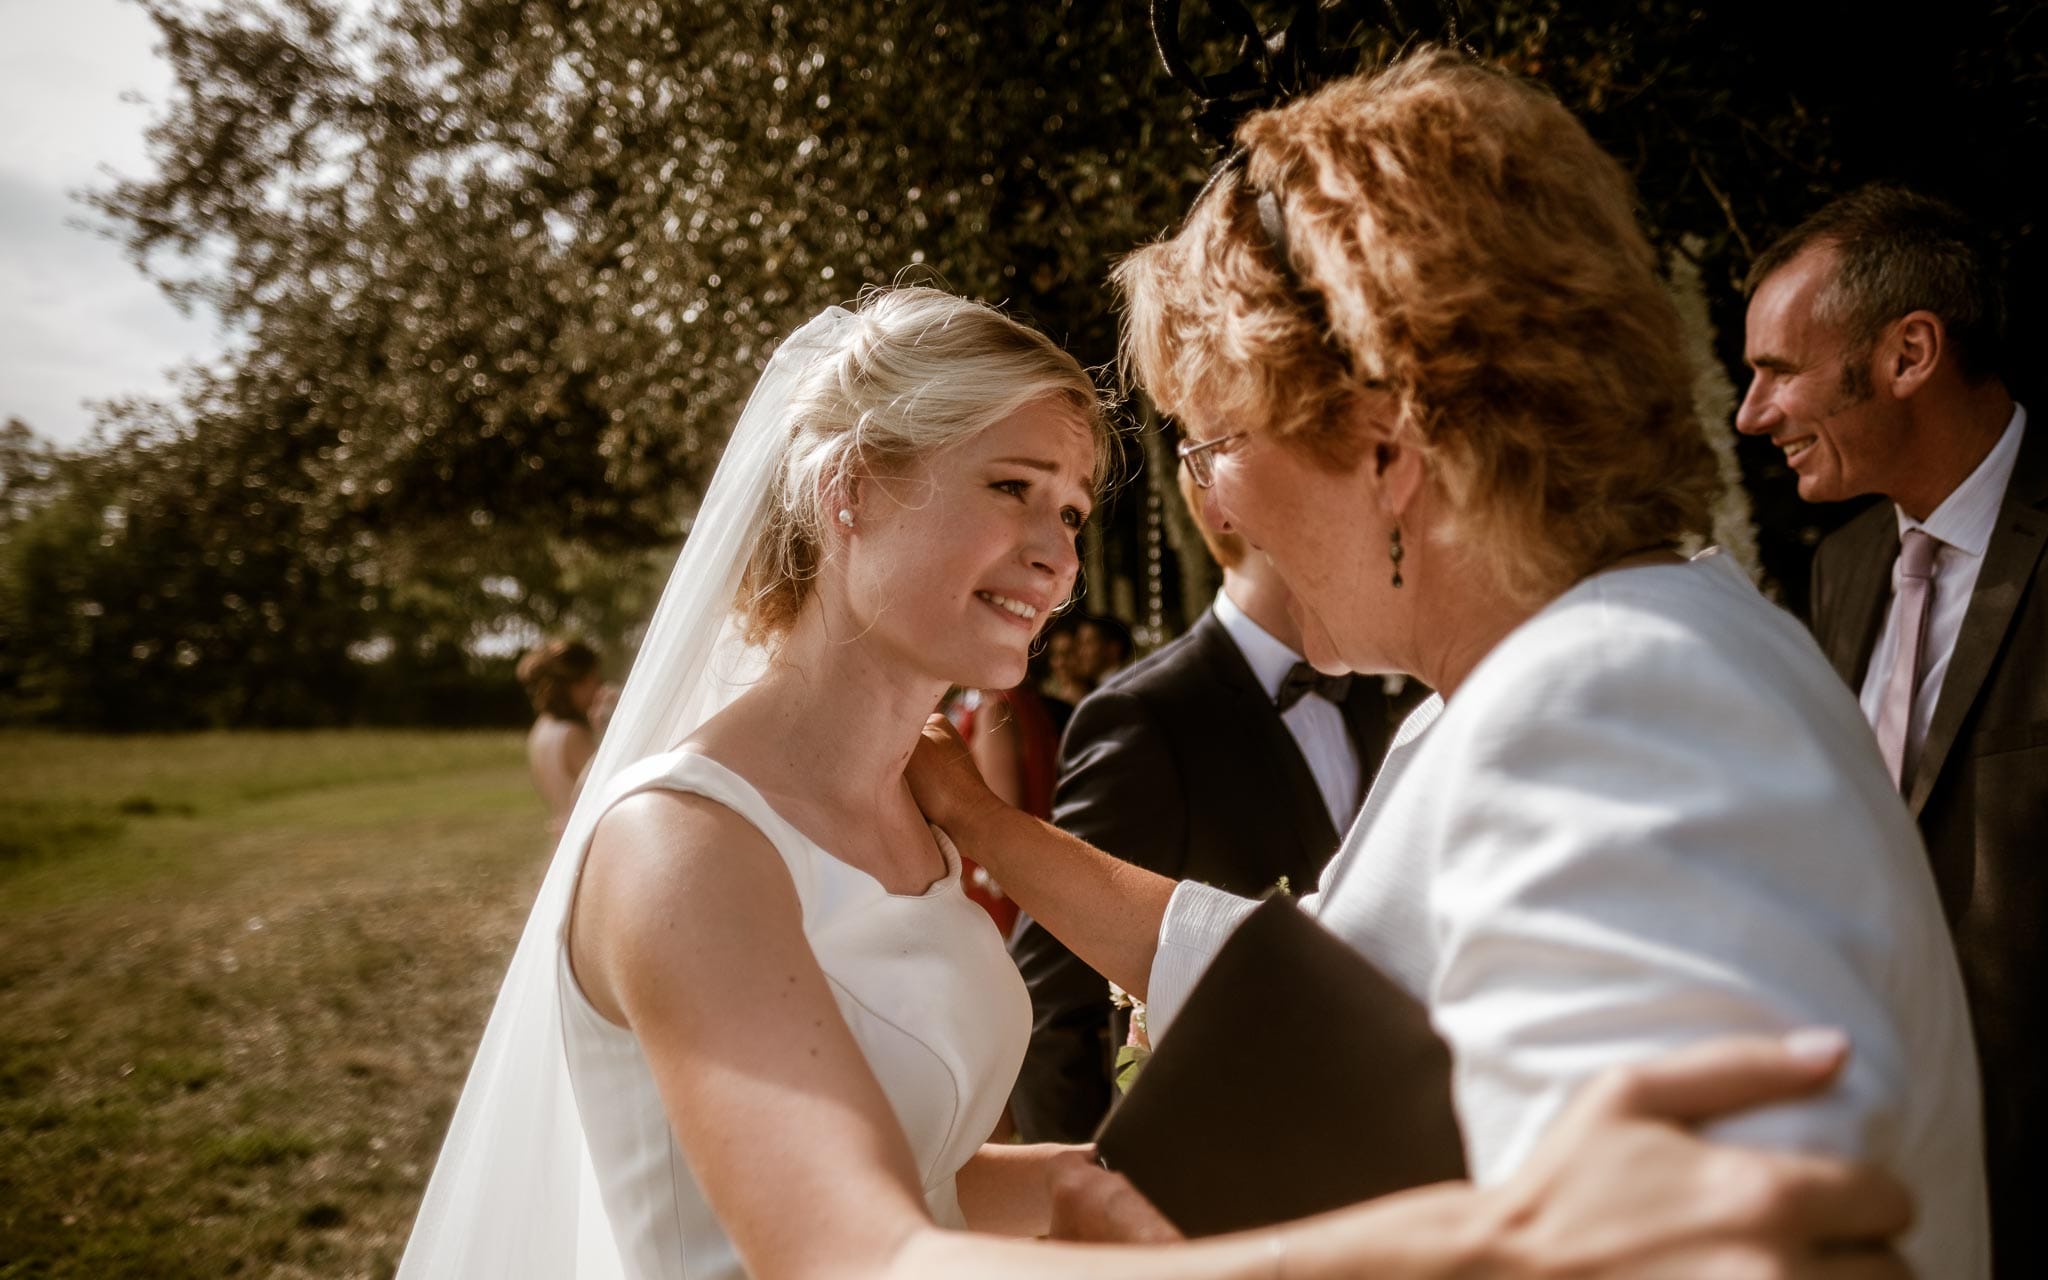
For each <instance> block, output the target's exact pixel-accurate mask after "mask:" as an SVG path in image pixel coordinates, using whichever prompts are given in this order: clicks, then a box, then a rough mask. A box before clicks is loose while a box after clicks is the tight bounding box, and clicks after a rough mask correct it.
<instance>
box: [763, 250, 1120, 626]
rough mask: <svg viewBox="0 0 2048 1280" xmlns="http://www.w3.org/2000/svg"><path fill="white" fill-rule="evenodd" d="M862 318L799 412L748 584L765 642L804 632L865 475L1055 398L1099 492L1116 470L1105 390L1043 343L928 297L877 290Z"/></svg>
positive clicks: (1016, 327) (950, 299)
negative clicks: (830, 536)
mask: <svg viewBox="0 0 2048 1280" xmlns="http://www.w3.org/2000/svg"><path fill="white" fill-rule="evenodd" d="M858 316H859V319H858V322H857V323H856V324H855V325H854V326H853V327H852V328H851V329H850V330H849V332H848V335H847V337H846V339H845V340H844V342H843V343H842V344H841V346H840V349H839V350H838V351H837V352H835V353H834V354H832V355H830V356H827V357H825V358H822V359H820V360H818V361H817V363H816V364H815V365H814V366H813V367H812V368H811V369H809V370H808V371H807V372H806V374H805V376H804V380H803V382H802V383H801V385H799V387H798V388H797V391H796V394H795V396H794V397H793V398H792V400H791V402H790V425H789V429H790V432H791V439H790V444H789V449H788V451H787V452H786V453H785V454H784V455H783V462H782V468H781V470H780V471H779V473H778V474H777V475H776V477H775V482H774V485H773V487H772V488H771V489H770V491H769V497H768V503H769V509H768V518H767V521H766V523H765V524H764V525H763V527H762V530H761V537H760V541H759V542H757V543H756V544H755V546H754V550H753V553H752V554H751V555H750V556H749V557H748V560H747V568H746V573H745V575H744V577H743V578H742V579H741V584H740V598H739V608H740V612H741V614H742V616H743V617H744V618H745V619H746V623H747V638H748V640H749V641H751V642H753V643H756V644H758V643H762V642H764V641H767V640H769V639H772V638H774V637H776V636H780V635H782V634H784V633H785V632H787V631H788V630H789V627H790V625H791V624H792V623H793V622H795V620H796V616H797V613H798V612H799V611H800V610H801V609H802V608H803V605H804V601H805V600H806V599H807V598H808V597H809V595H810V586H811V581H812V579H814V578H815V577H816V576H817V572H818V566H819V564H820V563H821V562H822V560H823V549H824V545H825V530H826V521H827V520H828V519H830V518H831V517H832V515H833V513H835V512H836V511H838V509H839V508H840V507H841V506H843V505H845V503H846V500H847V495H848V494H849V493H850V492H851V491H852V487H853V482H854V481H856V480H857V479H859V478H860V477H862V476H865V475H876V474H888V473H892V472H896V471H899V470H901V469H902V468H903V467H905V466H907V465H908V464H910V463H912V462H915V461H917V460H918V459H920V458H924V457H927V456H929V455H931V454H933V453H936V452H937V451H939V450H941V449H944V448H946V447H948V446H950V445H954V444H959V443H961V442H963V441H965V440H967V439H968V438H970V437H972V436H974V435H975V434H977V433H978V432H980V431H983V430H985V429H986V428H988V427H991V426H994V425H995V424H996V423H998V422H1000V421H1002V420H1003V419H1004V418H1007V417H1009V416H1010V415H1011V414H1012V413H1015V412H1016V411H1017V410H1019V409H1021V408H1023V407H1024V406H1025V405H1028V404H1031V403H1033V402H1035V401H1039V400H1045V399H1052V400H1055V401H1057V402H1059V403H1061V404H1064V405H1066V406H1068V407H1070V408H1071V409H1072V410H1073V413H1074V415H1075V417H1076V418H1077V419H1079V420H1080V421H1082V422H1084V423H1086V424H1087V426H1088V428H1089V430H1090V431H1091V432H1092V433H1093V435H1094V437H1095V474H1094V476H1093V478H1092V482H1093V483H1095V484H1099V483H1100V482H1101V479H1102V475H1103V472H1104V469H1105V467H1106V466H1107V463H1108V458H1109V453H1110V451H1109V428H1108V424H1107V419H1106V417H1105V415H1104V413H1103V411H1102V401H1101V397H1100V393H1099V392H1098V391H1097V389H1096V386H1095V381H1094V379H1093V378H1091V377H1089V376H1088V371H1087V370H1085V369H1083V368H1082V367H1081V365H1080V362H1079V361H1077V360H1075V359H1074V357H1072V356H1070V355H1068V354H1067V353H1066V352H1065V351H1062V350H1061V349H1060V348H1059V347H1058V346H1057V345H1056V344H1055V343H1054V342H1053V341H1052V340H1051V339H1050V338H1048V337H1046V336H1045V335H1044V334H1042V333H1039V332H1038V331H1037V330H1035V329H1031V328H1029V327H1027V326H1025V325H1022V324H1019V323H1018V322H1017V321H1015V320H1012V319H1010V318H1009V317H1008V316H1005V315H1004V314H1002V313H1001V312H1000V311H997V310H996V309H995V308H994V307H991V306H988V305H987V304H985V303H980V302H974V301H970V300H969V299H966V298H960V297H956V296H954V295H952V294H950V293H946V292H943V291H942V290H938V289H932V288H927V287H924V286H899V287H896V288H887V289H875V290H872V291H870V292H868V293H867V294H865V295H864V296H863V297H862V299H861V302H860V306H859V308H858Z"/></svg>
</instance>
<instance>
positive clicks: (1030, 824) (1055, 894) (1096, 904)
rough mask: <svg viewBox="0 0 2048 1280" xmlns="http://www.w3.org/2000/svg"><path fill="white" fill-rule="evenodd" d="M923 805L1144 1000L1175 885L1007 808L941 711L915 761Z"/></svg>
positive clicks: (1047, 922) (1100, 967)
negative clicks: (985, 781)
mask: <svg viewBox="0 0 2048 1280" xmlns="http://www.w3.org/2000/svg"><path fill="white" fill-rule="evenodd" d="M907 776H908V778H909V781H910V787H911V790H912V792H913V793H915V795H916V797H917V803H918V807H919V808H921V809H922V810H924V814H925V816H926V817H927V818H929V819H930V820H931V821H932V822H933V823H935V824H937V825H938V826H939V827H941V828H943V829H944V830H945V831H946V833H947V834H948V835H950V836H952V838H953V841H954V843H955V844H957V845H959V846H960V848H961V850H962V851H963V852H965V853H966V854H967V856H968V857H970V858H973V859H974V860H975V861H976V862H979V863H981V864H982V865H983V866H985V867H987V868H989V870H990V871H992V872H994V873H995V877H996V879H997V880H999V881H1001V882H1002V886H1003V892H1005V893H1007V894H1009V895H1010V896H1011V897H1012V898H1015V899H1016V900H1017V903H1018V905H1019V906H1021V907H1023V909H1024V910H1026V911H1028V912H1030V913H1031V916H1032V918H1033V919H1035V920H1037V921H1038V922H1039V923H1040V924H1042V925H1044V926H1045V927H1046V928H1047V929H1048V930H1050V931H1051V932H1052V933H1053V934H1054V935H1055V936H1057V937H1058V938H1059V939H1060V940H1061V941H1062V942H1064V943H1066V944H1067V946H1068V947H1069V948H1071V949H1072V950H1073V952H1074V954H1076V955H1078V956H1080V957H1081V959H1082V960H1083V961H1085V962H1086V963H1087V964H1088V966H1089V967H1090V968H1092V969H1094V970H1095V971H1096V972H1097V973H1100V974H1103V975H1104V976H1106V977H1108V978H1109V979H1111V980H1112V981H1114V982H1115V983H1116V984H1117V985H1118V986H1120V987H1122V988H1123V989H1124V990H1126V991H1129V992H1131V993H1132V994H1133V995H1139V996H1142V995H1143V994H1144V991H1145V987H1146V983H1147V981H1148V979H1149V977H1150V974H1151V971H1152V951H1153V948H1154V947H1155V946H1156V945H1157V942H1158V938H1159V922H1160V920H1161V919H1162V918H1163V917H1164V916H1165V914H1166V903H1167V900H1168V899H1169V898H1171V897H1172V896H1173V881H1172V880H1169V879H1167V878H1166V877H1165V876H1161V875H1156V874H1154V873H1152V872H1150V871H1146V870H1144V869H1143V868H1140V867H1134V866H1132V865H1131V864H1130V863H1128V862H1125V861H1123V860H1122V859H1120V858H1114V857H1111V856H1110V855H1109V854H1106V853H1104V852H1102V850H1100V849H1097V848H1095V847H1094V846H1092V845H1090V844H1088V843H1087V842H1086V841H1084V840H1081V839H1079V838H1077V837H1075V836H1071V835H1068V834H1067V833H1066V832H1064V831H1061V830H1060V829H1059V828H1057V827H1054V826H1052V825H1051V824H1049V823H1046V822H1041V821H1040V820H1038V819H1037V818H1033V817H1030V816H1028V815H1026V814H1023V813H1020V812H1018V811H1017V810H1015V809H1012V808H1011V807H1009V806H1008V805H1006V804H1004V803H1003V802H1002V801H1001V800H1000V799H999V798H997V797H996V796H995V794H994V793H992V792H991V791H990V790H989V789H988V786H987V784H985V783H984V782H983V781H982V778H981V774H980V772H979V771H978V770H976V768H975V766H974V760H973V758H972V756H971V755H970V754H969V753H968V750H967V746H966V744H965V743H963V742H961V741H960V735H959V734H957V733H955V732H954V731H953V726H952V725H950V724H948V723H947V722H946V718H945V717H944V716H934V717H932V719H931V720H930V721H928V722H927V723H926V725H925V731H924V738H923V739H922V740H921V741H920V742H919V743H918V747H917V751H916V753H915V754H914V755H913V756H912V757H911V762H910V769H909V772H908V775H907Z"/></svg>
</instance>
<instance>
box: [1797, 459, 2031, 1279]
mask: <svg viewBox="0 0 2048 1280" xmlns="http://www.w3.org/2000/svg"><path fill="white" fill-rule="evenodd" d="M2044 546H2048V422H2037V423H2033V424H2031V425H2030V426H2029V427H2028V429H2027V432H2026V435H2025V436H2024V438H2023V439H2022V441H2021V445H2020V455H2019V459H2018V461H2017V463H2016V465H2015V466H2014V468H2013V475H2012V480H2011V482H2010V483H2009V484H2008V485H2007V487H2006V491H2005V501H2004V504H2003V505H2002V506H2001V507H2000V509H1999V513H1998V525H1997V528H1996V529H1995V530H1994V531H1993V532H1992V535H1991V542H1990V544H1989V546H1988V547H1986V549H1985V553H1984V563H1983V568H1982V571H1981V572H1980V573H1979V575H1978V578H1977V587H1976V591H1975V592H1974V593H1973V594H1972V595H1971V597H1970V605H1969V610H1968V612H1967V613H1965V614H1964V617H1963V626H1962V631H1961V634H1960V635H1959V636H1958V637H1957V639H1956V647H1955V652H1954V653H1953V655H1951V657H1950V658H1949V666H1948V675H1947V676H1946V677H1944V679H1943V680H1942V685H1941V695H1940V699H1939V702H1938V704H1937V705H1936V706H1935V708H1934V718H1933V720H1932V721H1931V722H1930V723H1929V725H1928V728H1927V740H1926V745H1925V746H1924V747H1923V748H1922V750H1921V753H1920V759H1919V764H1918V768H1917V771H1916V772H1915V774H1914V777H1913V782H1912V789H1911V791H1910V793H1909V794H1908V795H1907V797H1906V800H1907V804H1908V805H1909V806H1910V807H1911V809H1912V811H1913V816H1914V817H1915V819H1917V820H1918V822H1919V824H1920V832H1921V835H1922V836H1923V837H1924V838H1925V839H1926V842H1927V854H1928V858H1929V859H1930V861H1931V862H1932V863H1933V866H1934V879H1935V883H1936V885H1937V886H1938V887H1939V889H1940V891H1941V901H1942V906H1943V908H1944V909H1945V910H1946V912H1947V914H1948V919H1949V926H1950V928H1951V929H1952V930H1953V932H1954V933H1955V940H1956V951H1957V953H1958V955H1959V956H1960V957H1961V960H1962V969H1963V981H1964V984H1965V985H1966V986H1967V988H1968V990H1969V995H1970V1017H1971V1021H1972V1023H1973V1025H1974V1026H1975V1028H1976V1032H1977V1053H1978V1057H1979V1059H1980V1060H1981V1065H1982V1069H1983V1073H1984V1120H1985V1154H1986V1159H1987V1162H1988V1165H1989V1172H1990V1175H1991V1219H1992V1244H1993V1255H1994V1258H1995V1260H1996V1266H1997V1272H1998V1274H1999V1275H2000V1276H2007V1277H2017V1276H2028V1277H2033V1276H2048V1212H2044V1210H2048V1175H2044V1172H2043V1170H2044V1168H2048V558H2044V557H2043V555H2042V550H2043V547H2044ZM1898 554H1899V528H1898V519H1897V517H1896V516H1895V515H1894V514H1893V508H1892V504H1891V503H1889V502H1880V503H1879V504H1877V505H1876V506H1875V507H1872V508H1871V509H1870V510H1868V511H1866V512H1864V513H1863V514H1862V515H1860V516H1857V517H1856V518H1855V519H1854V520H1852V521H1850V522H1849V523H1848V524H1847V525H1845V526H1843V527H1842V528H1841V529H1840V530H1839V531H1838V532H1836V533H1835V534H1834V535H1833V536H1832V537H1830V538H1828V539H1827V540H1826V541H1825V542H1823V543H1822V544H1821V546H1820V550H1819V551H1818V552H1817V553H1816V554H1815V557H1814V564H1813V630H1814V635H1815V637H1816V638H1817V639H1819V641H1820V645H1821V648H1822V649H1823V650H1825V651H1826V652H1827V655H1828V658H1829V660H1830V661H1831V662H1833V663H1834V665H1835V669H1836V670H1838V671H1840V672H1841V673H1842V677H1843V679H1845V680H1847V681H1848V682H1849V686H1850V687H1851V688H1852V689H1860V688H1862V686H1863V677H1864V672H1865V668H1866V667H1868V666H1869V664H1870V654H1871V650H1872V649H1874V648H1875V647H1876V644H1877V637H1878V633H1879V632H1880V631H1881V630H1882V628H1883V626H1884V619H1885V613H1886V610H1887V608H1888V607H1889V604H1890V600H1891V571H1892V563H1893V562H1894V561H1895V560H1897V559H1898Z"/></svg>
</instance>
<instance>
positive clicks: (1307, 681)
mask: <svg viewBox="0 0 2048 1280" xmlns="http://www.w3.org/2000/svg"><path fill="white" fill-rule="evenodd" d="M1350 692H1351V677H1350V676H1348V675H1342V676H1326V675H1324V674H1323V673H1321V672H1320V671H1317V670H1316V669H1315V668H1314V667H1312V666H1310V665H1308V664H1307V663H1306V662H1297V663H1295V664H1294V665H1293V666H1292V667H1289V668H1288V669H1287V678H1286V679H1285V680H1282V681H1281V682H1280V694H1279V696H1278V697H1276V698H1274V699H1273V705H1274V706H1276V707H1278V708H1280V709H1281V710H1282V711H1285V710H1287V708H1289V707H1291V706H1293V705H1294V704H1295V703H1297V702H1300V701H1301V700H1302V699H1303V698H1306V697H1307V696H1308V695H1310V694H1311V693H1319V694H1321V695H1323V697H1324V698H1326V699H1328V700H1329V701H1330V702H1331V703H1333V704H1334V705H1336V706H1340V707H1341V706H1343V705H1344V697H1345V695H1346V694H1348V693H1350Z"/></svg>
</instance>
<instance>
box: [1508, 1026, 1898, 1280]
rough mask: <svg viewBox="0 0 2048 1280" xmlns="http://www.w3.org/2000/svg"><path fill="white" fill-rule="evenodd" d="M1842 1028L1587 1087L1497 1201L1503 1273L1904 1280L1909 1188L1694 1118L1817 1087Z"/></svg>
mask: <svg viewBox="0 0 2048 1280" xmlns="http://www.w3.org/2000/svg"><path fill="white" fill-rule="evenodd" d="M1847 1058H1848V1042H1847V1040H1846V1039H1845V1038H1844V1037H1842V1036H1840V1035H1839V1034H1838V1033H1834V1032H1826V1031H1821V1032H1800V1033H1796V1034H1795V1035H1794V1036H1793V1037H1789V1038H1787V1039H1784V1040H1780V1039H1773V1038H1770V1037H1761V1036H1759V1037H1743V1038H1730V1039H1723V1040H1715V1041H1710V1042H1707V1043H1705V1044H1701V1045H1697V1046H1694V1047H1692V1048H1688V1049H1685V1050H1681V1051H1679V1052H1676V1053H1672V1054H1668V1055H1666V1056H1664V1057H1662V1058H1659V1059H1656V1060H1654V1061H1652V1062H1649V1063H1645V1064H1641V1065H1639V1066H1634V1067H1630V1068H1626V1069H1621V1070H1616V1071H1611V1072H1608V1073H1607V1074H1605V1075H1603V1076H1601V1077H1599V1078H1598V1079H1596V1080H1595V1081H1593V1082H1592V1083H1591V1084H1589V1085H1587V1086H1586V1088H1585V1089H1583V1090H1581V1091H1580V1093H1579V1096H1578V1097H1577V1098H1575V1099H1574V1100H1573V1102H1572V1105H1571V1106H1570V1107H1569V1108H1567V1109H1566V1111H1565V1112H1564V1114H1563V1115H1562V1116H1560V1117H1559V1118H1558V1121H1557V1123H1556V1124H1555V1125H1553V1126H1552V1127H1551V1129H1550V1131H1549V1132H1548V1133H1547V1134H1546V1135H1545V1136H1544V1140H1543V1143H1542V1145H1541V1146H1539V1147H1538V1148H1537V1150H1536V1152H1535V1154H1534V1155H1532V1156H1531V1157H1530V1160H1529V1162H1528V1164H1527V1165H1525V1166H1524V1167H1523V1169H1522V1170H1521V1172H1520V1173H1519V1174H1517V1175H1516V1176H1515V1177H1514V1179H1513V1180H1511V1181H1510V1182H1508V1183H1507V1184H1505V1185H1503V1186H1501V1187H1499V1188H1497V1189H1495V1190H1493V1191H1489V1192H1486V1193H1483V1194H1486V1195H1489V1196H1493V1197H1496V1199H1495V1207H1496V1209H1497V1211H1498V1213H1499V1216H1498V1217H1495V1218H1489V1220H1488V1222H1487V1224H1486V1229H1487V1231H1488V1234H1489V1237H1490V1240H1491V1255H1492V1257H1493V1259H1494V1261H1495V1263H1496V1264H1497V1265H1498V1267H1499V1274H1502V1275H1510V1276H1531V1277H1534V1276H1544V1277H1554V1276H1574V1277H1593V1276H1602V1277H1605V1276H1612V1277H1622V1276H1628V1277H1635V1278H1636V1280H1660V1278H1665V1277H1669V1278H1671V1280H1677V1278H1678V1277H1684V1278H1685V1280H1714V1278H1716V1277H1743V1278H1745V1280H1746V1278H1748V1277H1757V1278H1759V1280H1763V1278H1787V1280H1789V1278H1790V1277H1811V1278H1813V1280H1822V1278H1825V1280H1907V1278H1908V1277H1909V1276H1910V1273H1909V1272H1908V1271H1907V1269H1906V1267H1905V1265H1904V1264H1903V1263H1902V1262H1900V1261H1899V1260H1898V1258H1897V1257H1895V1256H1894V1255H1893V1254H1892V1253H1891V1251H1890V1249H1889V1247H1888V1245H1889V1242H1890V1241H1891V1240H1892V1239H1893V1238H1895V1237H1896V1236H1898V1235H1899V1234H1900V1233H1901V1232H1903V1231H1904V1230H1905V1229H1906V1228H1907V1226H1908V1225H1910V1223H1911V1221H1912V1203H1911V1200H1910V1199H1909V1197H1908V1195H1907V1193H1906V1189H1905V1188H1904V1187H1903V1186H1901V1185H1900V1184H1899V1183H1898V1182H1897V1181H1896V1180H1895V1179H1893V1178H1892V1177H1891V1176H1890V1175H1888V1174H1886V1173H1884V1172H1883V1171H1882V1170H1879V1169H1876V1168H1874V1167H1871V1166H1869V1165H1860V1164H1852V1163H1849V1162H1846V1161H1841V1160H1834V1159H1829V1158H1825V1157H1820V1156H1808V1155H1795V1154H1787V1153H1778V1152H1765V1151H1754V1150H1747V1149H1743V1148H1739V1147H1729V1146H1718V1145H1714V1144H1711V1143H1707V1142H1704V1141H1702V1140H1701V1139H1699V1138H1697V1137H1694V1136H1693V1135H1692V1134H1691V1133H1689V1132H1688V1131H1687V1129H1686V1128H1685V1126H1690V1125H1694V1124H1699V1123H1701V1122H1704V1121H1708V1120H1712V1119H1716V1118H1719V1117H1721V1116H1725V1115H1728V1114H1731V1113H1733V1112H1738V1111H1743V1110H1747V1109H1749V1108H1751V1107H1756V1106H1759V1105H1762V1104H1766V1103H1773V1102H1781V1101H1785V1100H1787V1099H1792V1098H1798V1097H1802V1096H1805V1095H1807V1094H1811V1093H1814V1092H1817V1091H1818V1090H1820V1089H1821V1088H1823V1087H1825V1086H1826V1085H1827V1084H1828V1083H1829V1082H1830V1081H1832V1080H1833V1079H1834V1078H1835V1076H1836V1074H1837V1073H1839V1072H1840V1070H1841V1067H1842V1064H1843V1063H1844V1062H1845V1061H1846V1060H1847Z"/></svg>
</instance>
